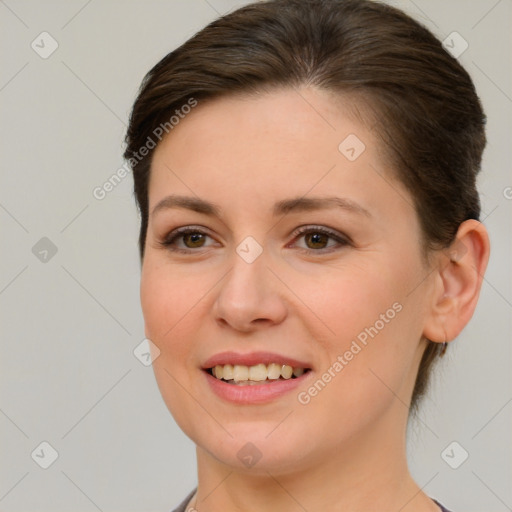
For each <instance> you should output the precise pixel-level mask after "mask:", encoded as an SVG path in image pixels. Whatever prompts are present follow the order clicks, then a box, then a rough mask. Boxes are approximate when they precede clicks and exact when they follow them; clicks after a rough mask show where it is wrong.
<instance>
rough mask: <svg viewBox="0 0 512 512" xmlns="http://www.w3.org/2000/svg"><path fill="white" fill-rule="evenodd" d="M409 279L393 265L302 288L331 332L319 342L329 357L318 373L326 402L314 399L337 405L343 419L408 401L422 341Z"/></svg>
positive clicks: (336, 276) (335, 410)
mask: <svg viewBox="0 0 512 512" xmlns="http://www.w3.org/2000/svg"><path fill="white" fill-rule="evenodd" d="M408 279H409V278H408V277H407V275H406V272H405V271H404V272H402V273H400V272H399V271H398V269H395V270H393V269H392V267H391V266H390V265H389V266H387V267H386V266H382V267H381V268H380V272H376V271H375V270H372V269H370V268H367V269H362V268H361V269H358V270H357V271H354V269H351V272H350V275H348V272H339V273H337V274H336V273H332V274H330V275H329V277H328V278H326V279H325V280H324V279H321V280H318V281H317V282H316V285H315V286H311V285H309V284H308V285H307V286H305V287H303V288H302V292H301V293H302V294H303V296H305V297H307V298H308V300H307V304H308V306H309V307H310V308H311V310H312V311H314V313H315V314H316V316H317V317H318V318H320V319H321V322H317V325H318V326H320V327H319V329H321V332H322V333H328V334H327V335H325V336H322V338H321V342H320V343H321V345H322V348H323V349H324V351H325V353H326V355H327V357H326V359H325V360H324V361H323V367H322V368H320V369H319V370H320V372H319V373H320V375H319V376H320V380H321V381H322V382H320V383H319V384H318V388H321V389H322V391H321V393H320V394H322V395H323V397H322V398H321V399H319V400H317V399H315V400H317V402H318V403H320V402H323V403H325V402H332V403H333V404H336V405H337V406H336V407H334V408H333V409H332V411H333V413H334V414H335V415H336V416H338V417H339V418H340V417H343V415H344V413H345V412H346V411H347V410H350V411H357V414H362V415H371V414H372V412H376V410H378V409H379V408H381V407H384V405H385V404H389V403H390V401H391V400H393V399H394V398H395V395H399V396H400V397H401V399H402V400H404V401H405V400H407V399H408V396H407V392H406V389H407V386H405V384H406V383H407V379H408V377H409V374H410V372H411V365H412V362H413V359H414V356H415V353H416V348H417V344H418V342H419V338H420V336H421V329H420V326H421V321H420V320H421V319H420V318H419V315H418V314H417V313H418V308H417V307H416V306H415V305H414V302H413V301H412V299H410V298H408V297H407V296H406V293H404V290H406V289H408V287H407V281H408ZM317 332H320V331H317ZM318 339H320V337H319V338H318ZM324 372H326V373H327V374H326V373H324ZM333 375H334V377H333ZM325 381H328V383H327V384H326V385H325V387H323V382H325ZM402 388H403V396H401V395H400V394H401V393H402ZM306 391H307V390H306ZM313 393H315V391H314V390H313ZM338 405H339V407H338ZM353 420H355V418H353ZM343 421H345V420H343ZM348 421H352V420H348Z"/></svg>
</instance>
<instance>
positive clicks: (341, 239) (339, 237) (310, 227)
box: [290, 224, 353, 254]
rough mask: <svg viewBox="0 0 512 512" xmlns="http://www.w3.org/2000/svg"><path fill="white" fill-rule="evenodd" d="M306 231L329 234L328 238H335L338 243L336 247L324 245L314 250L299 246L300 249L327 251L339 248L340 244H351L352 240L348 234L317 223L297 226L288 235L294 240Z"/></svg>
mask: <svg viewBox="0 0 512 512" xmlns="http://www.w3.org/2000/svg"><path fill="white" fill-rule="evenodd" d="M308 233H323V234H325V235H327V236H329V237H330V238H332V239H333V240H335V241H336V242H337V243H338V244H339V245H338V247H330V248H327V247H325V248H323V249H316V250H315V249H304V248H302V247H300V248H299V249H301V250H303V251H308V252H312V253H319V254H321V253H322V252H329V249H330V250H331V251H332V250H333V249H339V248H340V245H341V246H344V245H353V242H352V240H351V238H350V237H349V236H348V235H345V234H343V233H340V232H338V231H336V230H334V229H332V228H328V227H326V226H319V225H314V224H305V225H303V226H299V227H298V228H297V229H295V230H294V231H293V233H292V235H290V236H293V241H292V242H294V241H295V240H296V239H297V238H298V237H300V236H301V235H304V234H308Z"/></svg>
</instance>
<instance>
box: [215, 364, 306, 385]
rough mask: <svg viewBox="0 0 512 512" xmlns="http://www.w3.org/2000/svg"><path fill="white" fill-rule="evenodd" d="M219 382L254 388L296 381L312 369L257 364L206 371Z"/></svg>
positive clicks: (236, 365) (217, 366)
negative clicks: (255, 386)
mask: <svg viewBox="0 0 512 512" xmlns="http://www.w3.org/2000/svg"><path fill="white" fill-rule="evenodd" d="M205 371H206V372H207V373H209V374H210V375H211V376H212V377H215V378H216V379H217V380H222V381H223V382H226V383H228V384H235V385H239V386H252V385H255V384H269V383H272V382H276V381H279V380H290V379H296V378H298V377H300V376H301V375H303V374H304V373H307V372H309V371H310V368H301V367H292V366H290V365H288V364H278V363H270V364H268V365H267V364H263V363H260V364H256V365H254V366H245V365H239V364H235V365H231V364H224V365H216V366H213V367H212V368H208V369H206V370H205Z"/></svg>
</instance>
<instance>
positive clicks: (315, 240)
mask: <svg viewBox="0 0 512 512" xmlns="http://www.w3.org/2000/svg"><path fill="white" fill-rule="evenodd" d="M304 240H306V244H307V245H308V247H309V248H310V249H324V248H325V247H326V246H327V243H328V241H329V236H328V235H326V234H325V233H318V232H315V231H313V232H311V233H307V234H306V235H305V236H304Z"/></svg>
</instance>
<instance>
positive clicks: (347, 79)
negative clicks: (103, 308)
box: [125, 0, 489, 512]
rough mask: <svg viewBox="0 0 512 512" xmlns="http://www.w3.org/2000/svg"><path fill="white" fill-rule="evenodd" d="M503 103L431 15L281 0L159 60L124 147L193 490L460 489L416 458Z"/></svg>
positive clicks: (368, 497) (290, 503)
mask: <svg viewBox="0 0 512 512" xmlns="http://www.w3.org/2000/svg"><path fill="white" fill-rule="evenodd" d="M484 124H485V117H484V114H483V112H482V108H481V105H480V101H479V99H478V97H477V95H476V93H475V89H474V86H473V83H472V81H471V79H470V77H469V76H468V74H467V72H466V71H465V70H464V69H463V68H462V67H461V65H460V64H459V63H458V62H457V60H456V59H454V58H453V57H452V56H451V55H450V54H449V53H447V52H446V51H445V50H444V49H443V47H442V45H441V43H440V42H439V41H438V40H437V39H436V38H435V37H434V36H433V35H432V34H431V33H430V32H429V31H428V30H427V29H425V28H424V27H422V26H421V25H419V24H418V23H417V22H415V21H414V20H412V19H411V18H409V17H408V16H406V15H405V14H403V13H402V12H400V11H398V10H396V9H394V8H392V7H390V6H387V5H384V4H379V3H374V2H371V1H367V0H313V1H304V0H271V1H268V2H259V3H255V4H251V5H248V6H245V7H243V8H241V9H239V10H237V11H235V12H232V13H230V14H228V15H226V16H224V17H221V18H219V19H218V20H216V21H214V22H213V23H211V24H210V25H208V26H207V27H206V28H205V29H203V30H201V31H200V32H199V33H198V34H196V35H195V36H194V37H192V38H191V39H190V40H189V41H187V42H186V43H185V44H183V45H182V46H181V47H180V48H178V49H177V50H175V51H173V52H172V53H170V54H169V55H167V56H166V57H165V58H164V59H162V60H161V61H160V62H159V63H158V64H157V65H156V66H155V67H154V68H153V69H152V70H151V71H150V72H149V73H148V75H147V76H146V78H145V80H144V82H143V84H142V87H141V90H140V92H139V95H138V98H137V99H136V101H135V104H134V107H133V111H132V115H131V118H130V125H129V128H128V132H127V138H126V140H127V149H126V152H125V157H126V158H127V159H128V161H129V163H130V165H131V166H132V169H133V173H134V181H135V195H136V200H137V203H138V206H139V209H140V213H141V230H140V238H139V246H140V256H141V262H142V276H141V304H142V309H143V314H144V319H145V328H146V336H147V338H148V339H150V340H151V342H152V350H153V357H154V362H153V366H154V371H155V375H156V379H157V382H158V385H159V388H160V390H161V393H162V396H163V398H164V401H165V403H166V404H167V406H168V408H169V410H170V412H171V413H172V415H173V416H174V418H175V420H176V422H177V423H178V425H179V426H180V427H181V428H182V429H183V431H184V432H185V433H186V434H187V435H188V436H189V437H190V438H191V439H192V440H193V441H194V442H195V444H196V446H197V466H198V486H197V489H195V490H193V491H192V492H191V493H190V494H189V496H187V498H186V499H185V501H184V502H183V503H182V504H181V505H180V507H178V508H177V509H176V510H177V511H183V510H199V511H201V512H202V511H205V512H206V511H207V512H212V511H217V510H223V511H226V510H228V511H235V510H243V511H261V510H279V511H290V512H291V511H295V510H307V511H309V512H313V511H319V510H340V511H346V510H350V511H369V510H372V511H373V510H379V511H381V512H383V511H398V510H400V511H401V512H412V511H414V512H430V511H431V512H434V511H439V510H443V511H446V510H447V509H445V508H444V507H443V506H442V505H441V504H440V503H439V502H437V501H436V500H434V499H433V498H432V497H430V496H427V495H426V494H425V493H424V492H423V491H422V490H421V489H420V488H419V486H418V485H417V484H416V482H415V481H414V480H413V478H412V477H411V475H410V472H409V470H408V467H407V460H406V449H405V433H406V426H407V421H408V418H409V416H410V414H412V413H414V412H415V410H416V409H417V407H418V404H419V400H420V398H421V396H422V395H423V394H424V393H425V391H426V389H427V384H428V377H429V374H430V372H431V370H432V367H433V365H434V363H435V361H436V360H437V359H438V358H439V357H440V356H441V355H442V354H443V353H444V351H445V350H446V346H447V343H448V342H450V341H452V340H453V339H455V338H456V336H457V335H458V334H459V333H460V332H461V330H462V329H463V328H464V326H465V325H466V324H467V323H468V321H469V319H470V318H471V316H472V314H473V311H474V309H475V307H476V303H477V300H478V295H479V292H480V287H481V284H482V279H483V277H482V276H483V274H484V272H485V268H486V265H487V261H488V257H489V240H488V236H487V233H486V230H485V228H484V226H483V225H482V224H481V223H480V222H479V221H478V218H479V213H480V203H479V198H478V193H477V190H476V187H475V179H476V175H477V173H478V171H479V168H480V161H481V156H482V151H483V149H484V146H485V133H484Z"/></svg>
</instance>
